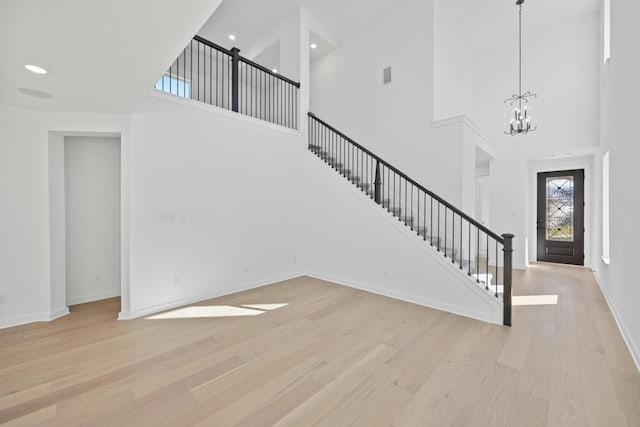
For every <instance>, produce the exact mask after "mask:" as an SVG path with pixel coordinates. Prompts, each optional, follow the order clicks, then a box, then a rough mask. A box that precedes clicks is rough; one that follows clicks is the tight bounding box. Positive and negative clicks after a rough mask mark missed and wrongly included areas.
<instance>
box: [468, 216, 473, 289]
mask: <svg viewBox="0 0 640 427" xmlns="http://www.w3.org/2000/svg"><path fill="white" fill-rule="evenodd" d="M467 223H468V224H469V273H468V274H469V277H471V260H472V259H473V257H472V255H471V222H470V221H467Z"/></svg>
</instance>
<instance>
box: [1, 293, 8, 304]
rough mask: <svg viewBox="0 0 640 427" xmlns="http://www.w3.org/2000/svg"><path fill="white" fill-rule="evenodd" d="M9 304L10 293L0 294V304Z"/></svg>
mask: <svg viewBox="0 0 640 427" xmlns="http://www.w3.org/2000/svg"><path fill="white" fill-rule="evenodd" d="M6 304H9V295H7V294H4V295H0V305H6Z"/></svg>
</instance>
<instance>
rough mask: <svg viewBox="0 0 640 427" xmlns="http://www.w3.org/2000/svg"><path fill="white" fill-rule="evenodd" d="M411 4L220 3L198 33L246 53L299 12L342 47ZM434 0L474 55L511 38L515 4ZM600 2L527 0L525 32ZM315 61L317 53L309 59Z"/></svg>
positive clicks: (384, 0) (345, 0)
mask: <svg viewBox="0 0 640 427" xmlns="http://www.w3.org/2000/svg"><path fill="white" fill-rule="evenodd" d="M415 1H426V0H394V1H390V0H269V1H259V0H223V2H222V4H221V5H220V7H219V8H218V9H217V10H216V12H215V13H214V15H213V16H212V17H211V19H209V20H208V21H207V23H206V24H205V25H204V27H203V28H202V29H201V30H200V32H199V33H200V34H201V35H202V36H203V37H205V38H208V39H210V40H212V41H215V42H216V43H219V44H221V45H223V46H225V47H227V48H231V47H234V46H235V47H238V48H240V49H241V50H247V49H249V48H251V47H253V46H255V45H256V44H257V43H258V41H259V40H260V38H261V37H263V36H264V34H266V33H268V31H269V28H270V26H272V25H274V24H275V23H277V22H278V21H280V20H281V19H283V17H285V16H286V15H288V14H289V13H291V12H293V11H294V10H296V9H297V8H298V7H303V8H305V9H306V10H307V11H308V12H309V13H310V14H311V15H313V16H314V17H315V18H316V19H317V21H319V22H321V23H322V24H323V25H324V27H325V29H326V30H327V31H328V33H329V36H330V37H331V38H332V39H333V40H334V41H335V44H336V45H340V44H342V43H344V42H346V41H348V40H350V39H352V38H354V37H355V36H357V35H358V34H361V33H363V32H364V31H365V30H366V29H368V28H370V27H371V26H373V25H375V24H377V23H379V22H382V21H383V20H385V19H387V18H388V17H389V16H391V15H393V14H394V13H396V12H397V11H398V10H400V9H402V8H403V7H405V6H407V5H409V4H411V3H413V2H415ZM433 1H434V2H435V3H436V9H438V8H439V7H442V8H446V9H448V13H452V14H453V15H454V18H455V23H454V25H455V26H456V27H457V28H460V29H461V32H463V33H464V36H465V37H467V38H468V42H469V45H470V46H471V47H472V49H473V50H475V51H483V50H486V49H489V48H490V47H491V46H494V45H495V44H500V43H501V41H502V40H504V39H505V38H509V37H510V36H512V35H515V33H513V30H514V29H516V28H517V27H516V25H517V9H516V7H515V0H456V1H452V0H433ZM600 1H601V0H562V1H559V0H528V1H527V2H526V3H525V10H524V15H523V25H524V28H525V30H526V31H530V32H533V33H535V32H536V31H544V29H545V28H546V27H548V26H550V25H560V24H562V23H563V22H567V21H569V20H572V19H575V18H576V17H579V16H581V15H584V14H588V13H597V12H598V11H599V10H600ZM425 25H427V23H425ZM229 34H233V35H235V36H236V40H235V41H233V42H232V41H230V40H229V38H228V36H229ZM318 46H319V47H323V46H322V45H321V44H318ZM325 53H326V52H325ZM318 56H320V55H318V54H317V53H316V54H315V55H314V56H313V57H318ZM312 59H313V58H312Z"/></svg>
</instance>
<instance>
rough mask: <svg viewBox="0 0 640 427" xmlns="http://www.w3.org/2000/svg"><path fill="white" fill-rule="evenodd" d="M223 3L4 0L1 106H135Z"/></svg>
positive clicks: (0, 13) (122, 109)
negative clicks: (29, 67)
mask: <svg viewBox="0 0 640 427" xmlns="http://www.w3.org/2000/svg"><path fill="white" fill-rule="evenodd" d="M220 1H221V0H190V1H188V2H175V1H168V0H135V1H131V0H108V1H104V0H9V1H7V0H0V58H2V60H1V61H0V104H7V105H13V106H18V107H23V108H32V109H46V110H61V111H91V112H118V113H127V112H133V111H135V109H136V107H137V105H138V103H139V102H140V100H141V99H142V97H143V96H144V95H145V94H147V93H148V92H149V91H150V90H151V89H152V87H153V83H154V82H155V80H156V79H158V78H159V77H160V76H161V75H162V73H163V72H164V71H165V70H166V69H167V68H168V66H169V65H170V64H171V63H172V62H173V61H174V60H175V57H176V54H177V52H180V51H181V50H182V49H183V48H184V46H185V45H186V44H187V43H188V40H189V39H190V38H191V37H192V36H193V34H195V33H196V32H197V30H198V28H200V27H201V26H202V24H203V23H204V22H205V21H206V19H207V17H208V16H211V14H212V13H213V11H214V10H215V8H216V7H217V6H218V5H219V3H220ZM25 64H35V65H39V66H41V67H44V68H46V69H47V70H48V71H49V73H48V74H46V75H36V74H32V73H30V72H28V71H26V70H25V69H24V65H25ZM21 89H22V90H21ZM25 89H26V90H25ZM38 94H40V95H41V96H46V95H49V96H50V98H47V97H44V98H43V97H38ZM43 94H44V95H43ZM33 95H36V96H33Z"/></svg>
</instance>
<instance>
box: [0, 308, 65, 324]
mask: <svg viewBox="0 0 640 427" xmlns="http://www.w3.org/2000/svg"><path fill="white" fill-rule="evenodd" d="M67 314H69V309H68V308H67V307H64V308H61V309H58V310H56V311H52V312H49V313H32V314H25V315H22V316H16V317H10V318H8V319H4V320H1V321H0V329H5V328H12V327H14V326H20V325H26V324H28V323H33V322H51V321H52V320H56V319H59V318H60V317H62V316H66V315H67Z"/></svg>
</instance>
